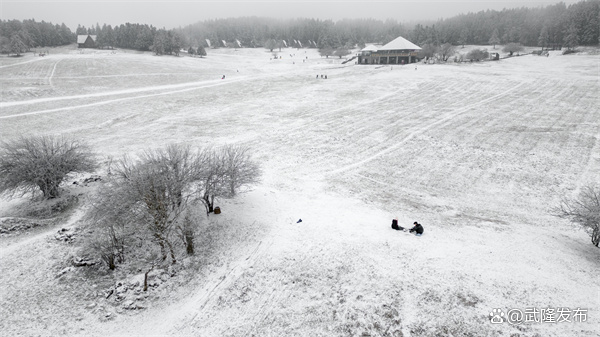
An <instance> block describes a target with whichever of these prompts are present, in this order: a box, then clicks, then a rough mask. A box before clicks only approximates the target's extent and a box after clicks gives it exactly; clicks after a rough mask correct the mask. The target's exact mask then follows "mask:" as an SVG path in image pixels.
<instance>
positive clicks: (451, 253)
mask: <svg viewBox="0 0 600 337" xmlns="http://www.w3.org/2000/svg"><path fill="white" fill-rule="evenodd" d="M208 53H209V55H208V57H206V58H203V59H200V58H190V57H179V58H176V57H168V56H163V57H156V56H153V55H151V54H149V53H137V52H127V51H121V50H119V51H117V52H116V53H112V52H110V51H92V50H86V51H85V53H84V54H81V53H80V51H78V50H75V49H57V50H51V51H50V55H48V56H46V57H37V56H32V55H31V54H29V55H27V56H25V57H21V58H7V57H2V58H0V82H1V84H2V85H1V88H0V90H1V95H2V96H1V97H2V99H1V101H0V109H1V110H0V137H1V139H2V140H6V139H12V138H15V137H17V136H18V135H20V134H25V135H28V134H35V135H42V134H68V135H72V136H74V137H76V138H81V139H84V140H86V141H87V142H88V143H90V144H91V145H92V146H93V147H94V148H95V149H96V150H97V152H98V153H99V154H100V155H101V156H102V158H103V160H104V161H105V162H108V161H109V158H111V157H112V158H118V157H120V156H122V155H123V154H125V153H131V154H134V153H136V152H138V151H140V150H142V149H144V148H148V147H159V146H162V145H163V144H167V143H184V144H191V145H194V146H206V145H222V144H228V143H245V144H248V145H250V146H251V147H252V149H253V151H254V157H255V158H256V159H257V160H258V161H259V162H260V163H261V164H262V168H263V170H264V175H263V179H262V182H261V183H260V184H259V185H257V186H254V187H253V188H252V189H251V190H250V191H248V192H247V193H244V194H242V195H240V196H239V197H238V198H236V199H234V200H221V201H219V203H218V204H219V206H220V207H221V209H223V211H224V212H223V213H222V214H221V215H215V216H211V217H210V218H209V219H204V220H202V224H203V231H202V232H201V233H202V234H201V238H200V242H201V247H202V248H200V250H201V254H199V256H200V257H199V258H198V259H196V260H193V261H187V262H188V263H190V264H193V263H196V264H198V266H196V268H195V269H193V270H197V272H195V273H196V274H190V272H188V271H186V269H182V270H181V271H180V272H179V274H178V275H177V277H173V278H172V279H171V281H169V282H166V283H164V284H161V286H159V287H157V288H153V289H152V290H151V291H150V293H151V294H150V297H149V298H148V299H145V298H143V297H144V296H143V294H142V295H140V296H141V297H142V298H140V301H142V302H144V301H145V302H144V303H145V305H144V306H145V307H146V308H145V309H137V310H123V309H122V307H120V306H119V305H117V304H114V305H113V304H111V303H110V302H108V301H106V300H105V299H104V298H105V295H104V293H103V292H104V290H105V289H106V287H105V286H106V285H104V284H95V283H94V281H93V280H92V279H90V278H86V276H85V275H86V272H85V271H84V270H82V268H77V269H75V268H70V269H68V267H69V266H70V262H69V257H71V256H72V255H73V254H75V248H74V245H73V244H67V243H63V242H60V241H57V240H55V239H54V237H55V234H56V232H57V230H58V229H60V228H61V227H66V228H68V227H70V226H74V225H76V224H77V220H78V219H79V217H80V216H81V214H82V210H74V211H72V212H71V216H70V217H64V218H62V219H55V221H54V225H47V226H45V227H43V226H42V227H41V228H37V229H35V230H33V231H32V232H31V233H28V234H22V235H20V236H14V235H12V236H4V237H0V247H1V251H0V287H1V294H0V295H1V299H0V317H1V319H0V332H1V334H2V335H3V336H12V335H27V336H37V335H42V336H47V335H51V336H58V335H86V336H88V335H96V336H106V335H140V336H148V335H189V336H252V335H255V336H338V335H344V336H346V335H347V336H360V335H364V336H461V335H465V336H496V335H498V336H499V335H503V336H509V335H511V334H518V335H519V336H536V335H537V336H598V331H600V250H598V249H597V248H595V247H593V246H592V244H591V243H590V240H589V237H588V236H587V235H586V234H585V233H584V232H582V231H581V230H579V229H578V228H576V227H573V226H572V225H570V224H569V223H568V222H566V221H563V220H560V219H557V218H556V217H554V216H552V214H551V213H550V209H551V208H552V207H553V206H556V205H557V204H558V202H559V200H560V198H561V196H563V195H567V196H574V195H575V194H576V193H577V191H578V190H579V189H580V188H581V187H582V186H585V185H586V184H588V183H591V182H600V101H599V92H600V83H599V81H600V73H599V69H600V68H599V58H598V55H597V54H596V55H590V54H574V55H567V56H563V55H561V54H560V52H556V53H551V55H550V57H538V56H531V55H526V56H521V57H515V58H510V59H504V60H501V61H497V62H485V63H474V64H460V65H459V64H447V65H425V64H419V65H418V66H417V67H416V68H415V66H414V65H406V66H393V67H392V66H380V67H374V66H358V65H354V64H353V62H350V63H348V64H346V65H342V64H341V61H342V60H339V59H335V58H330V59H325V58H320V57H319V56H318V55H317V53H316V51H315V50H302V49H301V50H295V49H284V50H283V51H282V52H280V53H279V55H281V56H282V59H278V60H271V59H270V58H271V53H269V52H266V51H264V50H262V49H240V50H232V49H217V50H208ZM321 74H323V75H327V77H328V78H327V79H321V78H316V77H317V75H321ZM223 75H225V79H221V77H222V76H223ZM68 188H69V189H71V190H72V191H73V192H74V193H80V192H82V193H83V191H84V189H81V191H79V190H78V187H73V186H71V187H68ZM27 207H29V204H28V201H27V200H26V199H23V200H13V201H9V200H6V199H5V200H2V201H0V218H8V217H14V216H18V215H19V214H20V212H23V210H25V209H26V208H27ZM394 217H398V219H399V222H400V224H401V225H403V226H405V227H406V226H410V224H412V222H413V221H419V222H420V223H422V224H423V225H424V227H425V234H424V235H423V236H422V237H415V236H413V235H410V234H408V233H403V232H397V231H394V230H392V229H391V228H390V224H391V220H392V218H394ZM298 219H302V220H303V221H302V222H300V223H297V220H298ZM66 268H67V269H66ZM83 269H85V268H83ZM187 270H192V268H188V269H187ZM114 277H115V281H118V280H119V278H118V276H117V275H115V276H114ZM548 308H550V309H555V310H556V309H559V308H569V310H570V311H571V313H572V312H573V311H574V310H575V309H584V310H587V311H585V313H586V316H585V317H584V318H585V319H581V318H582V317H581V316H579V318H580V319H579V320H585V321H584V322H576V321H575V320H576V317H574V316H573V315H571V316H570V317H569V320H570V321H571V322H565V321H562V322H551V321H549V320H550V319H549V316H546V317H545V321H544V322H533V323H532V322H526V323H523V324H518V325H510V324H508V323H506V322H504V323H501V324H493V323H492V322H491V321H490V318H492V317H491V316H490V313H491V312H492V310H493V309H501V310H502V312H503V313H505V314H507V313H508V311H509V310H511V309H519V310H521V311H523V312H525V311H526V310H534V309H537V310H539V311H541V310H547V309H548ZM561 310H563V309H561ZM513 312H514V311H513ZM546 312H547V311H546ZM505 317H506V316H505ZM550 318H551V317H550ZM559 318H562V319H563V320H564V318H565V317H564V316H563V317H559V314H558V313H557V312H556V311H555V316H554V319H555V320H559Z"/></svg>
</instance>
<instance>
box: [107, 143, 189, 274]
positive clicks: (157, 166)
mask: <svg viewBox="0 0 600 337" xmlns="http://www.w3.org/2000/svg"><path fill="white" fill-rule="evenodd" d="M116 173H117V177H118V179H119V180H120V182H121V183H122V184H123V185H124V186H125V189H124V193H125V194H127V197H128V198H129V200H133V201H135V205H134V207H132V210H133V211H137V212H138V213H139V214H140V215H141V217H142V218H143V220H144V223H145V224H146V225H147V228H148V230H150V232H151V233H152V236H153V239H154V241H155V242H156V243H157V244H158V245H159V246H160V249H161V252H162V259H163V261H164V260H166V259H167V256H170V257H171V263H173V264H174V263H176V262H177V258H176V254H175V249H174V245H173V242H172V239H171V236H172V235H173V233H174V228H176V226H177V223H178V221H180V220H181V215H182V214H183V213H184V211H185V209H186V207H187V204H188V200H189V199H190V196H191V194H192V192H193V190H192V188H191V187H192V183H193V182H194V180H195V179H198V177H199V175H198V171H197V161H196V157H195V154H193V153H192V152H191V150H190V148H189V147H185V146H176V145H170V146H168V147H166V148H165V149H159V150H153V151H146V152H144V153H143V154H142V155H141V156H140V159H139V160H138V161H136V162H133V161H132V160H130V159H129V158H128V157H125V158H123V159H122V160H121V161H120V162H119V165H118V168H117V170H116Z"/></svg>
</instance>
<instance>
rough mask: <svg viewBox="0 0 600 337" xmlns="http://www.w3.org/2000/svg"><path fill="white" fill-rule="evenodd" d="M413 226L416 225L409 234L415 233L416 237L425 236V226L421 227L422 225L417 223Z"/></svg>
mask: <svg viewBox="0 0 600 337" xmlns="http://www.w3.org/2000/svg"><path fill="white" fill-rule="evenodd" d="M413 225H414V226H413V228H411V229H410V230H409V231H408V232H409V233H413V232H414V233H415V235H416V236H421V235H423V226H421V224H420V223H418V222H416V221H415V222H414V223H413Z"/></svg>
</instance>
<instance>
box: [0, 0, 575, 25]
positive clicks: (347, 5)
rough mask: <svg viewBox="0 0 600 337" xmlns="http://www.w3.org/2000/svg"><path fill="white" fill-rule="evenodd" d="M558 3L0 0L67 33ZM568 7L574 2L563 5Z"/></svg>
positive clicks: (435, 14)
mask: <svg viewBox="0 0 600 337" xmlns="http://www.w3.org/2000/svg"><path fill="white" fill-rule="evenodd" d="M558 2H559V1H551V0H550V1H547V0H546V1H542V0H522V1H512V0H494V1H486V0H461V1H457V0H436V1H432V0H425V1H415V0H412V1H409V0H387V1H364V0H362V1H353V0H345V1H341V0H337V1H331V0H329V1H314V0H308V1H307V0H305V1H291V0H264V1H253V0H237V1H227V0H225V1H204V0H188V1H179V0H175V1H166V0H160V1H142V0H127V1H118V0H96V1H90V0H71V1H56V0H35V1H30V0H0V17H1V19H2V20H12V19H18V20H23V19H35V20H36V21H42V20H44V21H46V22H52V23H53V24H57V23H58V24H60V23H65V24H66V25H67V26H69V28H71V30H73V31H74V30H75V28H77V25H78V24H81V25H83V26H86V27H90V26H91V25H95V24H96V23H99V24H100V25H101V26H102V24H104V23H106V24H110V25H113V26H114V25H119V24H122V23H126V22H130V23H146V24H150V25H153V26H155V27H158V28H162V27H165V28H167V29H170V28H176V27H179V26H186V25H188V24H192V23H195V22H198V21H202V20H206V19H216V18H229V17H240V16H267V17H274V18H299V17H307V18H318V19H332V20H340V19H343V18H375V19H381V20H385V19H388V18H392V19H396V20H398V21H400V22H403V23H407V22H411V21H419V20H428V19H429V20H436V19H439V18H448V17H452V16H454V15H457V14H460V13H468V12H478V11H481V10H486V9H496V10H502V9H503V8H515V7H524V6H525V7H539V6H546V5H551V4H555V3H558ZM563 2H564V3H566V4H567V5H569V4H572V3H576V2H578V1H571V0H565V1H563Z"/></svg>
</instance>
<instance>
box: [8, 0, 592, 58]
mask: <svg viewBox="0 0 600 337" xmlns="http://www.w3.org/2000/svg"><path fill="white" fill-rule="evenodd" d="M599 30H600V0H587V1H581V2H578V3H575V4H572V5H569V6H566V5H565V4H564V3H562V2H561V3H558V4H556V5H551V6H546V7H541V8H525V7H523V8H518V9H504V10H502V11H496V10H487V11H481V12H477V13H469V14H461V15H458V16H455V17H452V18H449V19H440V20H438V21H437V22H435V23H428V24H417V25H415V26H413V27H407V26H405V25H403V24H401V23H399V22H397V21H395V20H386V21H381V20H374V19H345V20H340V21H336V22H334V21H331V20H319V19H293V20H279V19H272V18H261V17H242V18H229V19H216V20H207V21H202V22H198V23H195V24H191V25H188V26H185V27H182V28H178V29H171V30H166V29H164V28H163V29H157V28H156V27H153V26H151V25H150V26H149V25H147V24H131V23H126V24H121V25H119V26H115V27H111V26H110V25H106V24H104V25H102V26H99V25H98V24H96V25H95V26H92V27H88V28H86V27H85V26H81V25H80V26H78V28H77V30H76V31H75V32H74V33H73V32H71V30H70V29H69V28H68V27H66V26H65V25H64V24H62V25H53V24H51V23H47V22H44V21H42V22H36V21H35V20H33V19H32V20H24V21H23V22H21V21H19V20H8V21H6V20H0V52H2V53H15V52H17V53H18V52H25V51H27V50H29V49H31V48H37V47H47V46H60V45H66V44H70V43H73V42H75V41H76V35H80V34H91V35H96V36H97V44H98V46H99V47H101V48H107V47H116V48H129V49H137V50H153V51H155V52H156V53H157V54H172V53H175V54H176V53H178V52H179V50H180V49H182V48H186V49H187V48H190V47H192V49H191V50H194V49H199V50H203V49H204V48H206V47H213V48H215V47H239V46H242V47H265V46H269V48H270V47H272V43H273V41H275V42H277V43H278V44H280V45H278V46H277V47H283V46H285V45H281V44H286V45H288V46H293V47H313V48H320V49H324V48H353V47H355V46H359V47H363V46H364V45H365V44H367V43H387V42H389V41H391V40H393V39H394V38H396V37H398V36H404V37H405V38H407V39H409V40H410V41H412V42H414V43H415V44H417V45H420V46H424V45H433V46H439V45H442V44H448V43H449V44H452V45H464V44H475V45H496V44H508V43H520V44H522V45H525V46H539V47H560V46H563V45H568V46H573V45H587V46H589V45H598V44H599V42H600V32H599ZM207 40H208V41H210V45H209V44H208V42H207ZM284 40H285V41H287V42H285V43H283V41H284ZM270 49H272V48H270Z"/></svg>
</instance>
